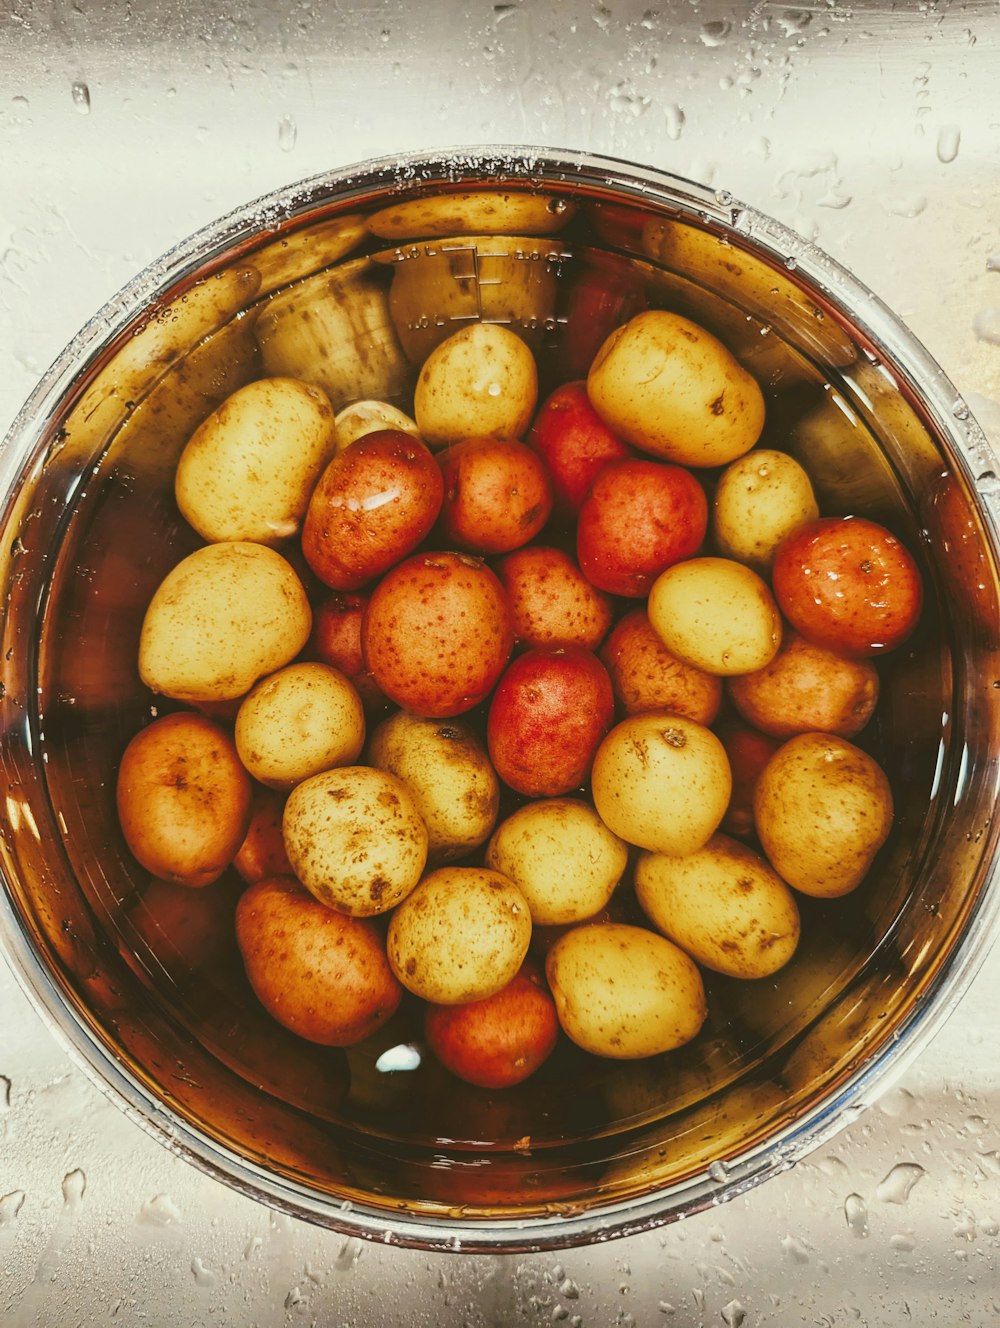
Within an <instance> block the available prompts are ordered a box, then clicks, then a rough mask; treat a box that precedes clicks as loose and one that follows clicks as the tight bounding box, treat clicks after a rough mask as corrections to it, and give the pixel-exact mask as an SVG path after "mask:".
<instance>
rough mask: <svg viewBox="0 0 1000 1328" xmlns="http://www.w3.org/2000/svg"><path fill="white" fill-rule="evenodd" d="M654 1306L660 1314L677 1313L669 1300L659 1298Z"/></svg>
mask: <svg viewBox="0 0 1000 1328" xmlns="http://www.w3.org/2000/svg"><path fill="white" fill-rule="evenodd" d="M656 1308H657V1309H658V1310H659V1311H660V1313H661V1314H676V1313H677V1311H676V1310H675V1309H674V1307H673V1305H671V1303H670V1301H669V1300H661V1301H660V1302H659V1303H658V1304H657V1306H656Z"/></svg>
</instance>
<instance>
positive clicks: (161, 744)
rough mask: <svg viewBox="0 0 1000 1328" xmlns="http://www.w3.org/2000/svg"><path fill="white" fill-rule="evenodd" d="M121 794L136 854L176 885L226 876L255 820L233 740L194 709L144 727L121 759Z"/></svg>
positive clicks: (122, 815) (122, 819) (125, 828)
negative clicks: (191, 711)
mask: <svg viewBox="0 0 1000 1328" xmlns="http://www.w3.org/2000/svg"><path fill="white" fill-rule="evenodd" d="M116 796H117V803H118V820H119V823H120V825H121V829H122V834H123V835H124V836H125V842H126V844H127V845H128V847H129V849H130V851H131V853H132V855H133V857H135V858H137V859H138V861H139V862H140V863H141V864H142V866H143V867H145V868H146V870H147V871H149V872H152V873H153V875H154V876H157V877H159V878H160V879H162V880H164V881H171V882H173V883H174V884H177V885H189V886H203V885H209V884H211V882H212V881H214V880H216V879H217V878H218V877H219V876H221V875H222V873H223V872H224V871H225V869H226V868H227V867H228V866H229V864H230V862H232V860H233V858H234V857H235V855H236V852H237V850H238V849H239V847H240V845H241V844H242V842H243V839H244V836H245V835H246V832H247V826H248V825H249V823H250V800H251V786H250V780H249V778H248V776H247V773H246V771H245V770H244V769H243V767H242V765H241V764H240V761H239V757H238V756H237V754H236V748H235V747H234V746H233V742H232V739H231V738H230V737H229V735H228V734H227V733H225V732H223V730H222V729H220V728H219V727H218V725H216V724H213V723H212V721H211V720H209V719H206V718H205V717H204V716H203V715H193V714H190V713H189V712H187V711H179V712H177V713H175V714H171V715H164V716H163V718H162V719H156V720H154V721H153V722H152V724H149V725H148V726H147V727H146V728H144V729H140V730H139V732H138V733H137V734H136V735H135V737H134V738H133V739H132V740H131V742H130V743H129V744H128V746H127V747H126V748H125V752H124V755H123V756H122V760H121V765H120V766H119V768H118V783H117V791H116Z"/></svg>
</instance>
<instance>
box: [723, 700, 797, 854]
mask: <svg viewBox="0 0 1000 1328" xmlns="http://www.w3.org/2000/svg"><path fill="white" fill-rule="evenodd" d="M715 732H716V735H717V736H718V739H719V741H720V742H721V743H722V745H723V747H724V748H725V749H726V756H727V757H728V759H729V769H730V772H731V773H732V776H733V791H732V794H731V795H730V798H729V806H728V807H727V808H726V814H725V816H724V817H723V818H722V820H721V822H720V824H719V828H720V829H721V830H723V831H724V832H725V833H726V834H727V835H738V836H739V837H740V838H741V839H745V838H747V836H748V835H752V834H753V829H754V825H753V795H754V790H755V789H756V787H757V780H758V779H759V778H760V772H761V771H762V770H763V769H764V767H765V766H766V765H767V763H768V761H769V760H770V759H771V757H772V756H773V755H774V753H775V752H776V751H777V750H778V748H779V747H780V746H781V742H780V740H779V739H778V738H772V737H771V736H770V734H767V733H760V732H758V730H757V729H752V728H751V727H750V725H749V724H744V723H743V721H742V720H740V719H728V720H726V721H725V722H724V723H722V724H720V725H719V726H718V728H717V729H716V730H715Z"/></svg>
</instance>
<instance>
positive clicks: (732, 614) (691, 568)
mask: <svg viewBox="0 0 1000 1328" xmlns="http://www.w3.org/2000/svg"><path fill="white" fill-rule="evenodd" d="M646 611H647V613H648V615H649V621H650V623H651V624H652V627H653V630H654V631H655V632H656V634H657V636H658V637H659V638H660V640H661V641H662V642H663V644H664V645H665V646H666V647H667V649H668V650H669V651H670V652H671V653H672V654H674V655H676V656H677V657H678V658H679V659H683V660H686V661H687V663H688V664H693V665H694V666H695V668H698V669H703V670H704V671H705V672H706V673H714V674H717V675H718V676H719V677H732V676H734V675H735V674H738V673H751V672H752V671H753V670H755V669H762V668H764V667H765V665H767V664H769V663H770V662H771V660H772V659H773V658H774V656H775V655H776V654H777V653H778V647H779V646H780V645H781V614H780V612H779V611H778V606H777V604H776V603H775V601H774V596H773V595H772V594H771V591H770V590H769V588H768V586H767V584H766V582H765V581H764V580H763V579H762V578H761V577H760V576H758V575H757V573H756V572H755V571H753V570H752V568H749V567H746V566H744V564H743V563H738V562H735V561H733V559H731V558H689V559H688V560H687V562H683V563H675V564H674V566H673V567H668V568H667V570H666V571H665V572H663V573H661V575H660V576H658V577H657V578H656V580H655V581H654V582H653V586H652V588H651V590H650V592H649V600H648V603H647V609H646Z"/></svg>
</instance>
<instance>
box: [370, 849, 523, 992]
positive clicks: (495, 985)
mask: <svg viewBox="0 0 1000 1328" xmlns="http://www.w3.org/2000/svg"><path fill="white" fill-rule="evenodd" d="M530 940H531V915H530V913H529V911H528V904H527V901H526V900H525V898H524V896H523V895H522V894H521V892H520V890H518V888H517V886H516V885H515V884H514V882H513V881H511V880H509V879H508V878H507V877H506V876H502V875H501V874H500V873H499V872H495V871H490V870H488V869H487V868H480V867H438V868H437V870H436V871H432V872H429V873H428V874H427V875H426V876H425V877H424V879H423V880H422V881H421V882H420V884H419V885H418V886H417V888H416V889H415V890H414V891H413V893H412V894H411V895H410V896H409V897H408V898H407V899H405V900H404V901H403V903H402V904H400V906H399V907H398V908H397V909H396V911H395V913H393V915H392V919H391V921H390V923H389V934H388V938H387V953H388V956H389V963H390V964H391V965H392V971H393V972H394V973H395V974H396V976H397V978H398V979H399V981H400V982H401V983H402V984H403V986H404V987H406V988H407V989H408V990H409V991H411V992H413V994H414V995H415V996H421V997H422V998H423V999H424V1000H425V1001H431V1002H432V1003H433V1004H435V1005H460V1004H462V1003H463V1002H465V1001H477V1000H483V999H485V998H486V997H487V996H492V995H493V993H494V992H497V991H499V990H500V989H501V988H502V987H505V986H506V985H507V983H508V982H511V981H512V980H513V978H514V976H515V974H516V973H517V971H518V969H519V968H520V967H521V964H522V963H523V962H524V958H525V955H526V954H527V953H528V945H529V942H530Z"/></svg>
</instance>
